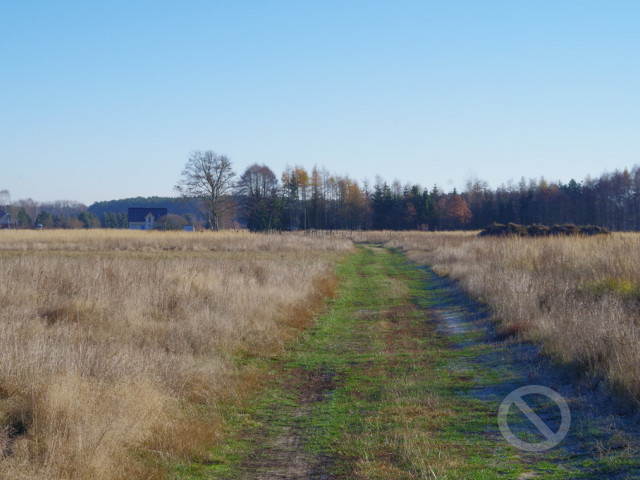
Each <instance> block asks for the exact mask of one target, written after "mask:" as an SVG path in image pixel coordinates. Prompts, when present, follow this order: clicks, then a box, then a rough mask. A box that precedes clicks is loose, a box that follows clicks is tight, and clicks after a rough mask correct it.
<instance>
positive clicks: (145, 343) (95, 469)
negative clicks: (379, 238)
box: [0, 231, 352, 480]
mask: <svg viewBox="0 0 640 480" xmlns="http://www.w3.org/2000/svg"><path fill="white" fill-rule="evenodd" d="M351 248H352V246H351V242H349V241H348V240H344V239H337V238H322V237H320V238H311V237H305V236H301V235H293V234H289V235H272V236H267V235H252V234H248V233H236V232H226V233H192V234H187V233H182V232H180V233H156V232H131V231H0V478H3V479H22V478H24V479H26V478H29V479H43V480H44V479H47V480H50V479H97V480H110V479H131V478H149V479H152V478H165V477H166V475H167V472H168V471H170V468H171V466H172V465H175V464H176V463H179V462H181V461H184V460H186V459H200V460H204V461H206V460H207V455H208V453H207V452H208V448H209V447H211V446H212V445H213V444H214V443H215V442H216V439H217V438H219V437H220V435H222V432H223V431H224V425H222V424H221V422H222V420H221V418H220V415H219V414H217V406H218V405H219V404H220V403H221V402H225V401H226V402H233V401H235V399H237V398H240V397H242V396H243V395H244V393H245V392H247V391H250V390H251V389H252V388H255V386H256V385H258V384H259V383H260V379H259V378H256V373H255V372H252V370H251V367H242V366H240V365H242V363H243V362H238V361H237V360H238V358H240V357H246V356H269V355H274V354H277V353H278V352H279V351H281V349H282V348H283V345H284V344H285V343H286V342H287V341H288V340H289V339H291V338H293V337H294V336H296V335H297V334H298V333H299V332H300V329H302V328H305V327H306V326H308V325H309V324H310V322H311V319H312V315H313V313H314V312H315V311H317V310H318V309H319V308H320V307H321V305H322V302H323V299H324V298H325V297H326V296H327V295H330V294H331V292H332V290H333V287H334V275H333V266H334V265H335V263H336V262H337V261H338V260H339V259H340V258H341V257H342V256H343V255H344V254H345V253H347V252H348V251H349V250H350V249H351Z"/></svg>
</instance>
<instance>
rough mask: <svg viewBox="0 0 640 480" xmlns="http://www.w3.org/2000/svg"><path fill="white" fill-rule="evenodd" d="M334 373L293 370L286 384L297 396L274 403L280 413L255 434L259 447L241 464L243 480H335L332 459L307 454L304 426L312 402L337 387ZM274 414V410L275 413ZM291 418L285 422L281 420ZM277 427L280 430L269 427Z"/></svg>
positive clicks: (322, 399)
mask: <svg viewBox="0 0 640 480" xmlns="http://www.w3.org/2000/svg"><path fill="white" fill-rule="evenodd" d="M334 377H335V375H334V374H333V372H329V371H322V370H315V371H308V370H305V369H301V368H295V369H292V370H291V371H290V372H288V377H287V379H286V382H285V384H284V386H283V390H284V391H286V392H291V393H292V394H293V396H294V398H295V401H294V402H292V403H286V404H280V405H274V407H276V408H279V411H278V412H277V415H273V416H272V418H267V419H266V423H267V427H266V428H263V429H262V431H261V432H259V433H258V435H257V437H254V440H253V441H254V444H255V445H256V449H255V450H254V451H253V452H252V454H251V457H250V458H247V459H246V460H245V461H244V462H243V464H242V466H241V469H240V470H241V472H242V473H241V474H240V476H239V477H238V478H239V479H241V480H333V479H334V478H335V477H334V476H332V475H331V474H330V473H329V470H330V467H331V465H332V461H331V459H330V458H328V457H321V456H317V455H313V454H311V453H308V452H307V451H306V449H305V444H306V441H307V435H306V434H305V433H304V428H303V426H302V425H301V422H302V420H304V419H305V418H306V417H308V416H309V415H310V414H311V410H312V408H313V405H314V404H316V403H317V402H322V401H324V399H325V398H326V396H327V395H329V394H330V393H331V392H332V391H333V389H334V388H335V379H334ZM274 413H275V412H274ZM283 418H286V419H288V421H287V423H286V424H284V425H282V424H280V425H279V423H281V422H282V419H283ZM274 425H276V426H277V432H273V431H269V427H271V428H273V427H274Z"/></svg>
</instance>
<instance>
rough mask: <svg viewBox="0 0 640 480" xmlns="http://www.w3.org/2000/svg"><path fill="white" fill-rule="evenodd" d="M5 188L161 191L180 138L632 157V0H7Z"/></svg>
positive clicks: (580, 162)
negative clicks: (99, 0) (392, 0)
mask: <svg viewBox="0 0 640 480" xmlns="http://www.w3.org/2000/svg"><path fill="white" fill-rule="evenodd" d="M0 61H1V64H0V189H4V188H6V189H9V190H10V192H11V195H12V199H14V200H17V199H19V198H26V197H32V198H33V199H35V200H39V201H47V200H56V199H71V200H78V201H82V202H85V203H91V202H93V201H97V200H107V199H114V198H122V197H129V196H138V195H142V196H147V195H172V194H173V190H172V188H173V185H174V184H175V183H176V182H177V180H178V179H179V176H180V172H181V170H182V167H183V166H184V163H185V162H186V160H187V158H188V155H189V152H191V151H193V150H208V149H212V150H215V151H216V152H218V153H221V154H226V155H228V156H229V157H230V158H231V160H232V162H233V165H234V167H235V169H236V171H238V173H241V172H242V170H244V168H246V167H247V166H248V165H250V164H252V163H255V162H257V163H265V164H267V165H268V166H270V167H271V168H272V169H273V170H274V171H275V172H276V174H277V175H279V174H280V173H281V172H282V170H283V169H284V168H285V167H286V166H287V165H290V166H293V165H298V164H299V165H302V166H304V167H306V168H308V169H311V168H312V167H313V166H314V165H318V166H324V167H326V168H327V169H328V170H330V171H331V172H334V173H338V174H348V175H350V176H351V177H353V178H355V179H357V180H364V179H365V178H368V179H369V180H370V181H373V180H374V178H375V176H376V175H380V176H382V177H383V178H384V179H387V180H389V181H392V180H394V179H399V180H400V181H401V182H402V183H403V184H404V183H407V182H411V183H420V184H421V185H423V186H428V187H431V186H432V185H433V184H438V186H439V187H440V188H441V189H444V190H451V189H452V188H454V187H457V188H461V187H462V186H463V185H464V181H465V179H466V178H468V177H469V176H470V175H476V176H478V177H480V178H482V179H484V180H487V181H488V182H489V183H490V184H491V186H492V187H497V186H498V185H500V184H502V183H506V182H507V181H509V180H510V179H513V180H515V181H517V180H519V179H520V177H522V176H524V177H525V178H540V177H541V176H544V177H545V178H546V179H548V180H564V181H568V180H569V179H570V178H572V177H574V178H576V179H578V180H581V179H583V178H584V177H585V176H587V175H592V176H598V175H600V174H601V173H602V172H604V171H611V170H614V169H621V168H624V167H632V166H634V165H636V164H640V88H639V87H640V2H636V1H615V0H613V1H606V2H605V1H590V0H581V1H568V0H567V1H564V0H562V1H560V0H554V1H544V0H538V1H533V0H529V1H525V0H522V1H519V0H518V1H516V0H509V1H492V0H486V1H457V0H442V1H430V0H422V1H402V0H401V1H396V2H390V1H374V0H368V1H355V0H354V1H348V0H343V1H331V0H324V1H320V0H297V1H293V0H292V1H284V0H269V1H267V0H260V1H258V0H256V1H246V0H239V1H231V0H229V1H224V2H223V1H213V0H211V1H192V0H185V1H177V0H176V1H161V0H158V1H135V0H129V1H118V0H116V1H101V2H98V1H86V0H83V1H65V0H60V1H55V2H54V1H38V0H30V1H20V0H0Z"/></svg>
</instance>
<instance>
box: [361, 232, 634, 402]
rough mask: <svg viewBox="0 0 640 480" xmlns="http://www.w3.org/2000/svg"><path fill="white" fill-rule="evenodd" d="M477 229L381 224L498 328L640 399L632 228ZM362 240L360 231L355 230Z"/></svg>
mask: <svg viewBox="0 0 640 480" xmlns="http://www.w3.org/2000/svg"><path fill="white" fill-rule="evenodd" d="M475 233H476V232H453V233H451V232H448V233H421V232H405V233H395V234H393V233H385V232H376V233H373V234H370V235H371V239H377V240H380V239H383V240H384V241H385V242H386V245H387V246H390V247H398V248H402V249H404V250H405V251H407V252H408V255H409V256H410V257H411V258H412V259H414V260H415V261H417V262H420V263H423V264H429V265H431V266H432V267H433V268H434V269H435V270H436V271H437V272H438V273H439V274H442V275H448V276H450V277H451V278H452V279H455V280H457V281H459V282H460V284H461V286H462V287H463V288H464V289H465V290H466V291H467V292H468V293H469V294H470V295H472V296H473V297H475V298H479V299H481V300H482V301H483V302H485V303H486V304H487V305H488V306H489V307H490V308H491V310H492V312H493V314H494V316H495V318H496V319H497V321H498V328H499V331H500V333H502V334H503V335H504V336H505V337H507V336H510V335H519V336H521V337H522V338H525V339H528V340H533V341H536V342H539V343H541V344H542V346H543V349H544V350H545V351H546V352H547V353H548V354H550V355H551V356H553V357H555V358H558V359H560V360H561V361H564V362H568V363H572V364H575V365H579V366H581V368H584V369H586V370H587V371H588V372H590V373H598V374H601V375H604V377H605V378H606V379H607V381H608V382H609V384H610V386H611V387H613V389H614V390H616V391H618V392H619V393H622V394H623V396H624V397H625V398H627V399H632V400H635V402H637V401H638V399H640V323H639V322H638V318H639V314H640V235H638V234H634V233H626V234H625V233H616V234H613V235H610V236H599V237H549V238H478V237H476V235H475ZM359 239H361V240H368V239H369V237H368V234H363V235H361V236H360V238H359Z"/></svg>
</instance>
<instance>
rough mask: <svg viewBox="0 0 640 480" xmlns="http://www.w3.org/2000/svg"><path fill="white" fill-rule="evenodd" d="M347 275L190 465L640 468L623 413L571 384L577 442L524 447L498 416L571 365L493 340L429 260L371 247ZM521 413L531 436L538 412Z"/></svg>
mask: <svg viewBox="0 0 640 480" xmlns="http://www.w3.org/2000/svg"><path fill="white" fill-rule="evenodd" d="M338 275H339V278H340V282H341V283H340V290H339V293H338V296H337V297H336V298H334V299H332V300H331V301H330V303H329V305H328V308H327V311H326V313H325V314H323V315H322V316H321V317H320V318H319V319H318V321H317V324H316V326H315V327H314V328H313V329H311V330H310V331H309V332H308V333H307V334H306V335H305V336H304V338H302V339H301V340H300V341H298V342H297V343H296V344H295V345H292V346H291V348H290V349H289V350H288V351H287V353H286V354H285V355H283V356H282V358H280V359H276V360H274V361H273V362H272V363H271V364H269V365H261V368H262V369H263V371H264V374H265V378H269V380H268V381H267V383H268V388H267V389H266V391H265V392H263V393H262V394H260V395H259V396H258V397H257V398H255V399H254V400H253V401H252V403H251V404H250V405H248V406H244V407H242V409H237V408H233V407H229V411H228V412H227V417H228V418H229V422H230V424H231V425H232V426H233V430H234V432H230V436H229V440H228V441H227V442H226V443H225V444H224V445H222V446H221V447H220V448H219V449H218V450H217V451H216V452H215V455H214V458H215V461H213V462H212V463H211V464H210V465H191V466H188V467H183V468H180V469H179V471H178V472H177V478H180V479H203V478H209V479H285V480H293V479H354V478H355V479H358V478H360V479H380V480H382V479H385V480H401V479H440V478H443V479H444V478H447V479H493V478H513V479H519V478H522V479H525V478H640V475H638V474H637V472H638V464H639V463H640V461H639V460H637V459H638V458H639V457H638V455H637V450H636V449H635V447H634V444H633V441H632V440H631V439H630V438H628V437H625V435H626V433H625V431H624V429H623V428H618V426H617V424H616V422H617V421H618V419H617V417H616V418H614V416H613V414H612V416H611V417H609V416H606V415H600V414H598V413H593V412H591V411H590V410H589V409H585V408H586V407H585V408H583V407H584V405H582V406H581V405H580V404H579V401H578V400H579V399H580V398H582V399H583V403H585V404H588V403H589V402H588V401H584V398H583V397H579V396H576V395H573V393H572V392H570V391H563V392H562V393H563V395H567V396H568V398H569V399H570V400H569V401H570V405H571V408H572V410H573V409H574V408H575V409H577V416H576V419H574V424H573V426H572V433H571V434H570V435H569V438H568V440H567V441H566V443H565V445H563V446H560V447H558V448H556V449H554V450H553V451H550V452H544V453H539V454H524V453H522V452H521V451H519V450H517V449H515V448H513V447H511V446H510V445H509V444H507V442H505V441H504V439H503V438H502V437H501V436H500V433H499V432H498V428H497V425H496V412H497V409H498V405H499V403H500V401H501V400H502V398H504V396H506V395H507V394H508V393H509V392H510V391H511V390H512V389H513V388H516V387H518V386H522V385H526V384H528V383H531V382H534V381H535V383H542V382H541V381H542V380H544V379H547V380H552V381H553V382H556V383H557V382H560V383H562V381H564V382H565V383H566V380H567V379H566V377H563V375H565V374H553V375H555V376H554V377H553V378H551V376H550V375H551V374H550V373H549V374H548V372H550V371H551V370H550V369H547V366H545V365H544V364H543V363H541V362H540V361H539V358H538V357H536V354H535V352H531V349H530V347H518V346H516V347H514V346H510V345H506V344H503V343H495V342H493V341H491V338H490V335H488V334H487V328H486V321H485V320H483V316H482V314H481V312H479V310H478V308H477V306H474V305H471V304H469V302H468V301H467V300H466V299H465V298H464V297H463V296H461V295H460V293H459V292H458V291H457V290H456V289H455V288H453V287H451V286H450V285H447V284H446V283H445V282H444V281H442V280H441V279H439V278H438V277H437V276H436V275H435V274H433V273H432V272H430V271H429V270H428V269H421V268H418V267H416V266H415V265H413V264H411V263H409V262H408V261H407V260H406V258H405V257H404V256H403V255H401V254H399V253H395V252H391V251H388V250H385V249H381V248H376V247H360V248H359V249H358V252H357V253H356V254H354V255H352V256H351V257H349V258H348V259H347V260H346V261H345V262H343V264H342V265H341V266H340V267H339V270H338ZM553 382H552V383H553ZM556 383H553V386H554V387H555V388H560V387H558V385H556ZM578 397H579V398H578ZM576 399H577V400H576ZM588 400H591V399H588ZM545 408H547V409H548V407H547V406H545V405H541V406H540V410H539V411H540V412H541V416H542V414H543V413H544V409H545ZM590 412H591V413H590ZM598 415H599V417H598ZM543 418H545V420H550V421H551V423H553V421H552V419H550V417H549V416H548V415H547V417H543ZM511 421H512V422H513V425H514V431H516V432H519V433H518V435H520V436H521V437H522V438H530V437H531V433H530V432H528V431H526V428H525V423H526V422H525V420H523V419H522V418H512V419H511ZM520 427H521V428H520ZM607 428H609V430H607ZM534 440H535V439H531V441H534Z"/></svg>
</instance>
